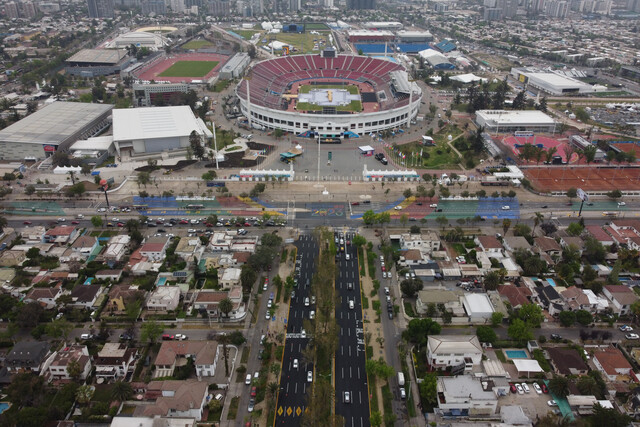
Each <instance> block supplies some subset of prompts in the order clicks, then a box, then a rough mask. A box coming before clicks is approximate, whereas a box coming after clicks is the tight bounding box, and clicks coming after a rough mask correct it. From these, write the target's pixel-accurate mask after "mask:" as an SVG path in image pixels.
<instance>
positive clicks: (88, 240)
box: [71, 235, 98, 258]
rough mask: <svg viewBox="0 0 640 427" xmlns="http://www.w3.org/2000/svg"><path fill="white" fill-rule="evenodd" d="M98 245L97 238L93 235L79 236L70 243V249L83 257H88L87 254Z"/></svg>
mask: <svg viewBox="0 0 640 427" xmlns="http://www.w3.org/2000/svg"><path fill="white" fill-rule="evenodd" d="M97 247H98V239H96V238H95V237H93V236H88V235H84V236H80V237H78V238H77V239H76V240H75V241H74V242H73V244H72V245H71V250H72V251H73V252H74V253H76V254H80V255H81V256H82V257H84V258H88V257H89V255H91V253H92V252H93V251H94V250H95V249H96V248H97Z"/></svg>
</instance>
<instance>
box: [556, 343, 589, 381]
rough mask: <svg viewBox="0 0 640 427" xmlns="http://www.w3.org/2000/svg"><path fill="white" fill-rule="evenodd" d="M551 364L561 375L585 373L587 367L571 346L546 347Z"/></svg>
mask: <svg viewBox="0 0 640 427" xmlns="http://www.w3.org/2000/svg"><path fill="white" fill-rule="evenodd" d="M547 353H548V354H549V358H550V359H551V365H553V368H554V369H555V371H556V372H557V373H559V374H562V375H585V374H586V373H587V371H588V370H589V367H588V366H587V364H586V363H585V362H584V360H583V359H582V356H581V355H580V354H579V353H578V351H577V350H575V349H573V348H566V347H565V348H561V347H550V348H548V349H547Z"/></svg>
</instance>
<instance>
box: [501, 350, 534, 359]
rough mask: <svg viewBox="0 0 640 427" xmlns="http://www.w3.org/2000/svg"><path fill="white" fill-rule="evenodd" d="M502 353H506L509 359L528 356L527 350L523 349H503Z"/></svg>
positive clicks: (526, 357)
mask: <svg viewBox="0 0 640 427" xmlns="http://www.w3.org/2000/svg"><path fill="white" fill-rule="evenodd" d="M504 354H506V355H507V357H508V358H509V359H528V358H529V356H528V355H527V352H526V351H524V350H505V351H504Z"/></svg>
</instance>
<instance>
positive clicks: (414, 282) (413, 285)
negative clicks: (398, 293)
mask: <svg viewBox="0 0 640 427" xmlns="http://www.w3.org/2000/svg"><path fill="white" fill-rule="evenodd" d="M422 286H423V285H422V280H420V279H418V278H416V279H406V280H403V281H402V282H401V283H400V289H401V290H402V293H403V294H404V295H406V296H407V297H408V298H413V297H414V296H415V295H416V293H418V291H421V290H422Z"/></svg>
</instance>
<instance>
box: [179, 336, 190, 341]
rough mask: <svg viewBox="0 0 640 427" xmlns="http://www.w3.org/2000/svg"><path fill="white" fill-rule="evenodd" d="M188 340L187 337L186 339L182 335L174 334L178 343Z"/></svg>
mask: <svg viewBox="0 0 640 427" xmlns="http://www.w3.org/2000/svg"><path fill="white" fill-rule="evenodd" d="M188 338H189V337H187V336H186V335H183V334H176V339H177V340H178V341H184V340H186V339H188Z"/></svg>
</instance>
